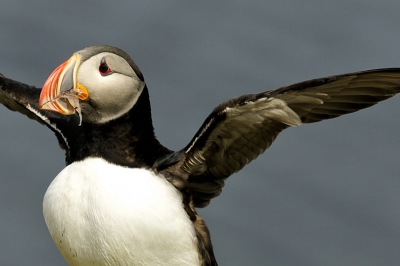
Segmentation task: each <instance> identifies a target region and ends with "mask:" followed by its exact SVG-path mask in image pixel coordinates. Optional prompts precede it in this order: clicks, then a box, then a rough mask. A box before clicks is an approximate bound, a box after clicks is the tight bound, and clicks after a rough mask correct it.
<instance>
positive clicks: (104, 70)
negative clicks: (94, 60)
mask: <svg viewBox="0 0 400 266" xmlns="http://www.w3.org/2000/svg"><path fill="white" fill-rule="evenodd" d="M99 72H100V74H101V75H102V76H107V75H110V74H111V73H112V70H111V68H110V67H109V66H108V64H107V62H106V60H105V59H104V58H102V59H101V62H100V65H99Z"/></svg>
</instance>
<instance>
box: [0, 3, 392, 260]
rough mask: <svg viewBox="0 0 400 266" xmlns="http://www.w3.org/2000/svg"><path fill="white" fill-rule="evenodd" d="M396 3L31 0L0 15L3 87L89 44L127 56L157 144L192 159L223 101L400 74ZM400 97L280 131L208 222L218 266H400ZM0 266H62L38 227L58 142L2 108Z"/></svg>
mask: <svg viewBox="0 0 400 266" xmlns="http://www.w3.org/2000/svg"><path fill="white" fill-rule="evenodd" d="M399 27H400V2H399V1H395V0H393V1H389V0H382V1H360V0H359V1H344V0H337V1H329V2H328V1H313V0H309V1H294V0H293V1H288V0H282V1H218V2H217V1H201V2H196V3H194V2H189V1H168V2H167V1H163V2H162V1H157V2H156V1H87V2H82V1H63V2H62V1H21V0H14V1H8V2H6V3H3V4H2V6H1V8H0V73H3V74H4V75H6V76H7V77H9V78H12V79H15V80H19V81H21V82H24V83H27V84H30V85H35V86H38V87H41V86H42V84H43V83H44V81H45V80H46V78H47V76H48V75H49V74H50V73H51V72H52V71H53V70H54V69H55V68H56V67H57V66H58V65H59V64H61V63H62V62H64V61H65V60H66V59H68V58H69V57H70V56H71V55H72V53H73V52H74V51H76V50H79V49H80V48H82V47H84V46H87V45H93V44H110V45H114V46H117V47H120V48H122V49H124V50H125V51H127V52H128V53H129V54H130V55H131V56H132V58H133V59H134V60H135V61H136V63H137V64H138V65H139V67H140V69H141V70H142V72H143V73H144V76H145V79H146V81H147V84H148V87H149V90H150V96H151V101H152V110H153V118H154V125H155V129H156V133H157V136H158V138H159V139H160V141H161V142H162V143H163V144H164V145H166V146H167V147H169V148H171V149H179V148H181V147H183V146H185V145H186V144H187V143H188V141H189V140H190V139H191V138H192V136H193V135H194V133H195V132H196V131H197V129H198V128H199V126H200V125H201V123H202V122H203V120H204V119H205V117H206V116H207V115H208V114H209V112H211V110H212V108H214V107H215V106H216V105H217V104H218V103H220V102H222V101H223V100H226V99H228V98H232V97H234V96H238V95H241V94H247V93H251V92H258V91H265V90H270V89H274V88H277V87H280V86H283V85H288V84H291V83H295V82H298V81H302V80H307V79H311V78H318V77H323V76H329V75H334V74H342V73H346V72H353V71H359V70H365V69H372V68H382V67H396V66H397V67H399V66H400V53H399V50H400V29H399ZM399 103H400V98H399V97H397V98H394V99H390V100H388V101H386V102H384V103H381V104H379V105H377V106H374V107H372V108H370V109H367V110H364V111H361V112H359V113H356V114H352V115H348V116H345V117H341V118H338V119H335V120H332V121H325V122H321V123H317V124H313V125H305V126H301V127H297V128H291V129H288V130H286V131H284V132H283V133H282V134H281V135H280V136H279V137H278V139H277V140H276V141H275V143H274V144H273V145H272V147H271V148H270V149H269V150H267V152H266V153H265V154H264V155H262V156H260V157H259V158H258V159H257V160H256V161H255V162H253V163H251V164H250V165H249V166H247V167H246V168H245V169H244V170H242V171H241V172H239V173H238V174H235V175H233V176H232V177H230V179H229V180H228V182H227V185H226V187H225V188H224V191H223V193H222V195H221V196H220V197H218V198H216V199H214V200H213V201H212V202H211V205H210V206H208V207H207V208H205V209H200V210H199V212H200V214H201V215H202V216H203V217H204V219H205V220H206V222H207V224H208V226H209V228H210V231H211V234H212V240H213V244H214V247H215V253H216V257H217V259H218V262H219V264H220V265H307V266H310V265H363V266H365V265H400V193H399V190H400V176H399V174H400V165H399V162H400V161H399V155H400V151H399V149H398V147H399V145H400V136H399V125H400V119H399V115H398V114H399V111H400V106H399ZM0 137H1V138H0V265H2V266H5V265H66V263H65V262H64V260H63V258H62V257H61V255H60V254H59V252H58V251H57V249H56V247H55V245H54V244H53V242H52V240H51V238H50V235H49V233H48V232H47V228H46V225H45V223H44V220H43V217H42V198H43V195H44V193H45V191H46V189H47V187H48V185H49V184H50V182H51V181H52V179H53V178H54V177H55V176H56V175H57V174H58V173H59V172H60V171H61V169H62V168H63V167H64V153H63V151H62V150H60V148H59V147H58V144H57V140H56V138H55V136H54V134H53V133H52V132H51V131H50V130H48V129H47V128H46V127H44V126H42V125H40V124H38V123H37V122H35V121H32V120H30V119H28V118H26V117H24V116H23V115H21V114H19V113H15V112H10V111H9V110H8V109H6V108H4V107H3V106H0Z"/></svg>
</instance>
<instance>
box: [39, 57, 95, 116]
mask: <svg viewBox="0 0 400 266" xmlns="http://www.w3.org/2000/svg"><path fill="white" fill-rule="evenodd" d="M80 59H81V58H80V56H79V55H78V54H74V55H73V56H72V57H71V58H70V59H68V60H67V61H65V62H64V63H62V64H61V65H60V66H59V67H57V68H56V69H55V70H54V71H53V72H52V73H51V74H50V76H49V77H48V78H47V80H46V82H45V83H44V85H43V88H42V91H41V93H40V98H39V107H40V108H41V109H47V110H51V111H55V112H58V113H61V114H64V115H71V114H74V113H76V112H78V114H79V117H80V120H81V122H82V116H81V113H80V106H79V100H85V99H87V98H88V97H89V94H88V92H87V89H86V88H85V87H84V86H83V85H81V84H79V85H78V84H77V81H76V73H77V70H78V68H79V65H80V61H81V60H80ZM81 122H80V123H81Z"/></svg>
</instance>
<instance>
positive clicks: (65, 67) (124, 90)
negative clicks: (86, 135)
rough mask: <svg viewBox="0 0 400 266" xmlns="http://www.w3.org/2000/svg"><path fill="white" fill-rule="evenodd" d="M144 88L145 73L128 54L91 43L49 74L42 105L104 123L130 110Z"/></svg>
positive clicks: (41, 98) (49, 108)
mask: <svg viewBox="0 0 400 266" xmlns="http://www.w3.org/2000/svg"><path fill="white" fill-rule="evenodd" d="M144 87H145V82H144V78H143V75H142V73H141V72H140V70H139V68H138V67H137V65H136V64H135V62H134V61H133V60H132V59H131V58H130V57H129V55H128V54H127V53H125V52H124V51H122V50H121V49H118V48H115V47H112V46H106V45H96V46H89V47H86V48H84V49H82V50H80V51H78V52H76V53H74V54H73V55H72V57H71V58H69V59H68V60H67V61H65V62H64V63H63V64H61V65H60V66H59V67H57V68H56V69H55V70H54V71H53V73H51V74H50V76H49V77H48V79H47V80H46V82H45V84H44V86H43V89H42V92H41V94H40V99H39V106H40V108H42V109H48V110H52V111H56V112H59V113H61V114H64V115H70V114H75V113H78V114H79V116H80V118H81V120H83V121H84V122H87V123H105V122H108V121H110V120H113V119H116V118H118V117H120V116H122V115H123V114H125V113H127V112H128V111H129V110H130V109H131V108H132V107H133V106H134V105H135V103H136V101H137V100H138V98H139V96H140V94H141V92H142V91H143V88H144Z"/></svg>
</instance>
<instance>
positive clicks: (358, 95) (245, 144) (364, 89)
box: [157, 68, 400, 207]
mask: <svg viewBox="0 0 400 266" xmlns="http://www.w3.org/2000/svg"><path fill="white" fill-rule="evenodd" d="M399 92H400V68H394V69H377V70H368V71H363V72H357V73H350V74H344V75H338V76H332V77H326V78H320V79H313V80H309V81H304V82H300V83H296V84H293V85H290V86H286V87H281V88H278V89H276V90H272V91H267V92H262V93H256V94H248V95H243V96H240V97H237V98H234V99H231V100H228V101H226V102H223V103H221V104H220V105H219V106H217V107H216V108H215V109H214V110H213V112H212V113H211V114H210V115H209V116H208V117H207V119H206V120H205V122H204V123H203V125H202V126H201V127H200V129H199V130H198V132H197V133H196V134H195V136H194V138H193V139H192V140H191V141H190V143H189V144H188V145H187V146H186V147H185V148H184V149H182V150H180V151H178V152H175V153H173V154H171V155H170V156H168V157H167V158H164V159H162V160H161V161H160V162H158V164H157V169H158V170H159V171H164V172H166V173H170V174H171V175H178V176H181V177H183V178H184V179H186V181H187V182H188V186H189V187H190V188H191V189H192V191H193V197H194V198H193V200H194V203H195V206H196V207H204V206H207V205H208V204H209V201H210V200H211V199H212V198H213V197H216V196H218V195H219V194H220V193H221V191H222V187H223V185H224V179H226V178H227V177H229V176H230V175H231V174H233V173H235V172H237V171H239V170H240V169H242V168H243V167H244V166H245V165H246V164H248V163H249V162H251V161H252V160H254V159H255V158H257V156H258V155H260V154H261V153H263V152H264V151H265V150H266V149H267V148H268V147H269V146H270V145H271V144H272V142H273V141H274V140H275V138H276V137H277V136H278V134H279V133H280V132H281V131H282V130H284V129H285V128H288V127H290V126H297V125H300V124H302V123H313V122H318V121H321V120H325V119H331V118H335V117H338V116H341V115H344V114H348V113H352V112H355V111H358V110H360V109H363V108H367V107H370V106H372V105H374V104H376V103H378V102H380V101H383V100H385V99H387V98H390V97H392V96H394V95H395V94H396V93H399Z"/></svg>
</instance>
